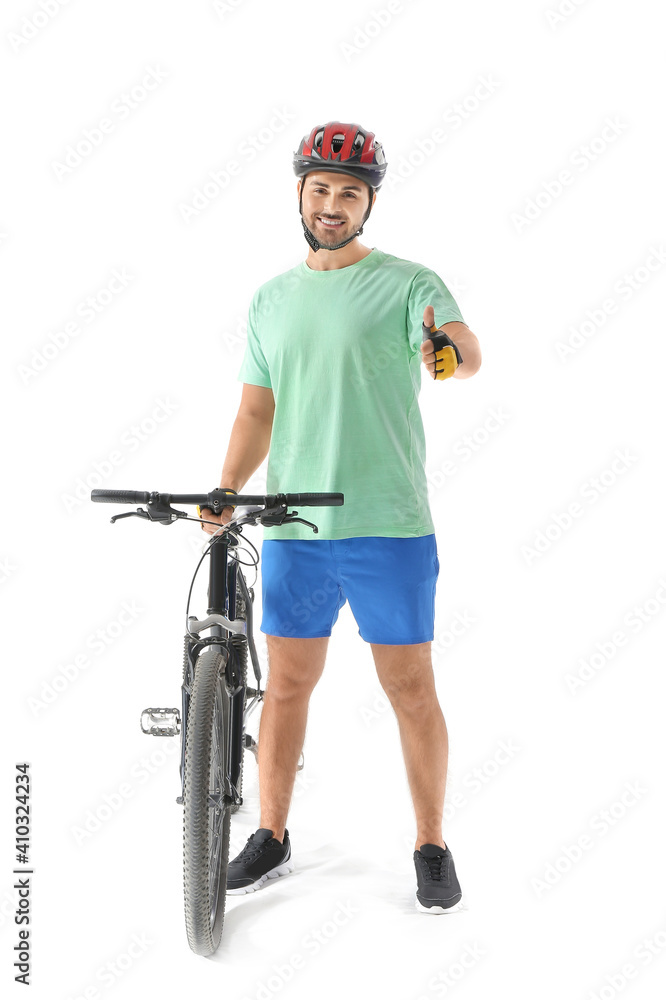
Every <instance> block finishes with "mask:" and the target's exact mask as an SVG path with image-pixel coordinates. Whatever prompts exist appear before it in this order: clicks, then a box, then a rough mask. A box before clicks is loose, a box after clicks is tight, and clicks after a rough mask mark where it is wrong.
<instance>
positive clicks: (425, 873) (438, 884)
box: [414, 844, 462, 913]
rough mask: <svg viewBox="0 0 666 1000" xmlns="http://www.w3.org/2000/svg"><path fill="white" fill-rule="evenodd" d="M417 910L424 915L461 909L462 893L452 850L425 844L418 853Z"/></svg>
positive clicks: (415, 856)
mask: <svg viewBox="0 0 666 1000" xmlns="http://www.w3.org/2000/svg"><path fill="white" fill-rule="evenodd" d="M414 865H415V867H416V880H417V883H418V887H417V889H416V909H417V910H421V911H422V912H423V913H451V911H452V910H457V909H460V905H459V904H460V901H461V899H462V891H461V889H460V883H459V882H458V876H457V875H456V866H455V865H454V863H453V857H452V855H451V851H450V850H449V849H448V847H438V846H437V844H421V849H420V850H418V851H414Z"/></svg>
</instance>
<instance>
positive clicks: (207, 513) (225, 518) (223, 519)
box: [197, 486, 238, 535]
mask: <svg viewBox="0 0 666 1000" xmlns="http://www.w3.org/2000/svg"><path fill="white" fill-rule="evenodd" d="M221 489H222V491H223V492H224V493H230V494H231V493H233V494H234V495H235V496H237V495H238V493H237V491H236V490H232V489H230V488H228V487H226V486H222V487H221ZM197 514H198V515H199V517H201V518H205V519H206V520H205V521H202V522H201V527H202V528H203V530H204V531H205V532H206V534H207V535H214V534H215V532H216V531H217V530H218V528H219V527H221V526H222V525H223V524H228V523H229V521H230V520H231V518H232V517H233V516H234V507H233V506H229V507H223V508H222V510H221V511H220V513H219V514H214V513H213V511H212V510H211V509H210V507H200V506H199V504H197ZM210 521H214V522H215V524H210V523H207V522H210ZM216 525H217V527H216Z"/></svg>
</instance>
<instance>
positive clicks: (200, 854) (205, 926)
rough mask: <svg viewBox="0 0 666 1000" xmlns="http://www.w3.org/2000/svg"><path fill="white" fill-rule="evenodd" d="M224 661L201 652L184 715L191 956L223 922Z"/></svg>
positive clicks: (212, 943)
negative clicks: (185, 724) (185, 719)
mask: <svg viewBox="0 0 666 1000" xmlns="http://www.w3.org/2000/svg"><path fill="white" fill-rule="evenodd" d="M225 660H226V656H223V654H222V653H221V652H220V650H219V649H218V648H216V647H214V646H209V647H208V648H207V649H204V650H203V651H202V652H201V654H200V655H199V657H198V658H197V661H196V665H195V668H194V681H193V684H192V693H191V697H190V703H189V708H188V712H187V727H186V743H185V776H184V801H183V805H184V811H183V884H184V892H185V925H186V928H187V939H188V942H189V945H190V948H191V949H192V951H193V952H195V953H196V954H197V955H210V954H212V953H213V952H214V951H215V950H216V948H217V946H218V945H219V943H220V938H221V936H222V925H223V923H224V904H225V898H226V889H227V868H228V864H229V827H230V820H231V808H230V802H229V800H228V798H225V775H226V773H227V767H228V763H227V762H228V755H229V696H228V694H227V688H226V684H225V679H224V672H225Z"/></svg>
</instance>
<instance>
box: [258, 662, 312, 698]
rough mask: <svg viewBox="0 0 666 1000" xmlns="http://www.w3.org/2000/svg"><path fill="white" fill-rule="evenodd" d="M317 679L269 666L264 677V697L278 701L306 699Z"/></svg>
mask: <svg viewBox="0 0 666 1000" xmlns="http://www.w3.org/2000/svg"><path fill="white" fill-rule="evenodd" d="M316 683H317V679H316V678H313V677H311V676H309V675H304V674H302V673H300V674H299V673H296V672H294V671H292V670H280V669H276V668H274V667H273V668H271V669H269V671H268V677H267V679H266V697H271V698H275V699H277V700H279V701H307V700H308V699H309V698H310V695H311V694H312V691H313V688H314V686H315V684H316Z"/></svg>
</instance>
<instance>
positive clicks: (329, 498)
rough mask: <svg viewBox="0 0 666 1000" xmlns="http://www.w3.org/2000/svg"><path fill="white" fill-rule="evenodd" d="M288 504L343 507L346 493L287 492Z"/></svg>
mask: <svg viewBox="0 0 666 1000" xmlns="http://www.w3.org/2000/svg"><path fill="white" fill-rule="evenodd" d="M286 497H287V504H289V505H290V506H291V505H292V504H293V505H294V506H298V505H299V504H300V506H301V507H342V505H343V504H344V502H345V495H344V493H287V494H286Z"/></svg>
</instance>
